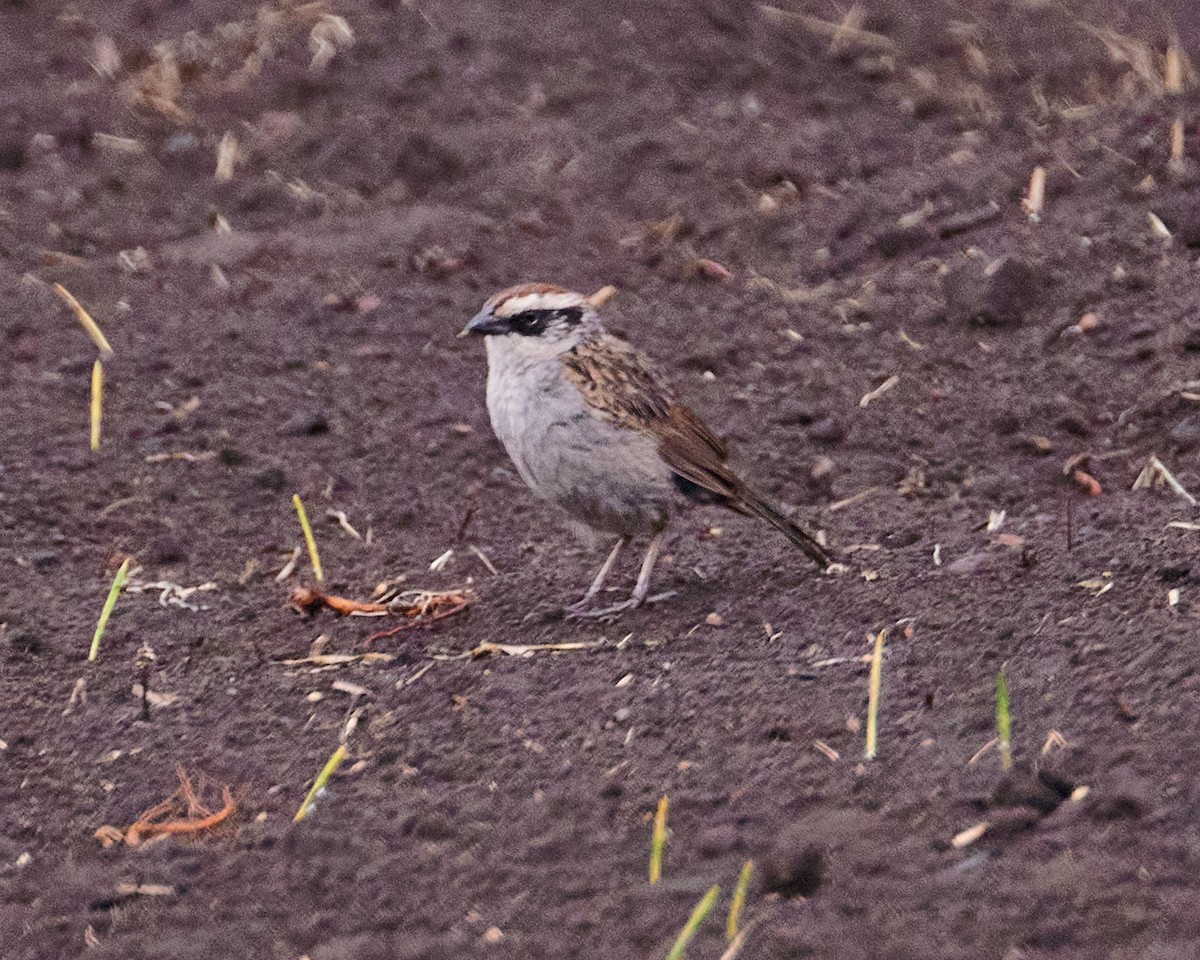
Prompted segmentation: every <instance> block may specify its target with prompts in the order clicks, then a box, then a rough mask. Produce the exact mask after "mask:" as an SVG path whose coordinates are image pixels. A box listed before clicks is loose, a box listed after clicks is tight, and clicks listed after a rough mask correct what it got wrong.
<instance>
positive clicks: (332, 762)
mask: <svg viewBox="0 0 1200 960" xmlns="http://www.w3.org/2000/svg"><path fill="white" fill-rule="evenodd" d="M345 759H346V745H345V744H344V743H343V744H342V745H341V746H340V747H338V748H337V749H336V750H334V751H333V756H331V757H330V758H329V759H328V760H326V761H325V766H323V767H322V768H321V772H320V773H318V774H317V779H316V780H314V781H313V785H312V789H311V790H309V791H308V795H307V796H306V797H305V798H304V802H303V803H302V804H300V809H299V810H297V811H296V815H295V816H294V817H292V823H299V822H300V821H301V820H303V819H304V818H305V817H307V816H308V814H309V811H310V810H312V808H313V800H314V799H315V798H316V796H317V794H318V793H320V792H321V791H322V790H324V789H325V786H326V784H328V783H329V778H330V777H332V776H333V775H334V773H336V772H337V768H338V767H340V766H341V765H342V761H343V760H345Z"/></svg>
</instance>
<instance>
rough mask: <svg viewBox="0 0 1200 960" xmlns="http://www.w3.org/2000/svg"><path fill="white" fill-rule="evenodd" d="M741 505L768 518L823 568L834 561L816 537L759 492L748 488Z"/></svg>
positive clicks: (758, 515)
mask: <svg viewBox="0 0 1200 960" xmlns="http://www.w3.org/2000/svg"><path fill="white" fill-rule="evenodd" d="M741 505H742V506H744V508H745V511H746V512H747V513H749V514H753V515H754V516H756V517H761V518H762V519H763V520H766V521H767V523H769V524H770V525H771V526H773V527H774V528H775V529H776V530H778V531H779V532H780V533H782V534H783V535H784V536H785V537H787V538H788V539H789V540H791V541H792V543H794V544H795V545H796V546H798V547H799V548H800V549H801V550H803V551H804V552H805V553H806V554H807V555H808V557H809V559H810V560H812V562H813V563H815V564H817V566H819V567H820V568H821V569H822V570H824V569H825V568H826V567H828V566H829V565H830V564H831V563H833V557H831V556H830V555H829V551H827V550H826V549H825V548H824V547H823V546H821V544H819V543H818V542H817V538H816V537H814V536H813V535H812V534H811V533H809V532H808V531H807V530H805V529H804V528H803V527H802V526H800V524H798V523H796V522H795V521H794V520H792V519H790V518H789V517H785V516H784V515H783V514H782V513H780V512H779V511H778V510H776V509H775V508H774V507H773V506H771V505H770V504H769V503H767V502H766V501H765V500H763V499H762V498H761V497H759V496H758V495H757V494H754V493H751V492H750V491H748V490H747V491H746V492H745V495H744V497H743V499H742V504H741Z"/></svg>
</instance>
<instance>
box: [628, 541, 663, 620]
mask: <svg viewBox="0 0 1200 960" xmlns="http://www.w3.org/2000/svg"><path fill="white" fill-rule="evenodd" d="M662 542H663V531H662V530H660V531H659V532H658V533H656V534H655V535H654V537H653V539H651V541H650V546H648V547H647V548H646V556H645V559H643V560H642V569H641V571H640V572H639V573H638V578H637V585H636V586H635V587H634V588H633V595H632V596H631V597H630V598H629V599H630V601H631V602H630V606H631V607H640V606H641V605H642V604H643V603H644V602H645V600H646V595H647V594H649V593H650V575H651V574H652V573H654V564H655V563H657V562H658V551H659V550H661V549H662Z"/></svg>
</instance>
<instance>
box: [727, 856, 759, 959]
mask: <svg viewBox="0 0 1200 960" xmlns="http://www.w3.org/2000/svg"><path fill="white" fill-rule="evenodd" d="M753 875H754V861H753V860H747V861H746V862H745V863H744V864H742V872H741V873H740V874H738V879H737V886H736V887H734V888H733V903H731V904H730V905H729V919H728V920H726V921H725V939H726V940H733V939H734V938H735V937H736V936H737V935H738V925H739V924H740V923H741V919H742V908H743V907H745V906H746V893H747V892H748V891H749V889H750V878H751V877H752V876H753Z"/></svg>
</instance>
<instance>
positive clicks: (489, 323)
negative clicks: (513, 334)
mask: <svg viewBox="0 0 1200 960" xmlns="http://www.w3.org/2000/svg"><path fill="white" fill-rule="evenodd" d="M511 329H512V327H511V325H510V324H509V322H508V321H507V320H506V319H505V318H504V317H498V316H496V315H495V314H494V313H492V312H491V311H490V310H480V311H479V312H478V313H477V314H475V316H473V317H472V318H471V322H470V323H468V324H467V325H466V326H465V327H464V328H463V331H462V333H460V334H459V336H460V337H465V336H468V335H469V334H472V333H474V334H477V335H479V336H489V335H492V334H498V333H508V332H509V331H510V330H511Z"/></svg>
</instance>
